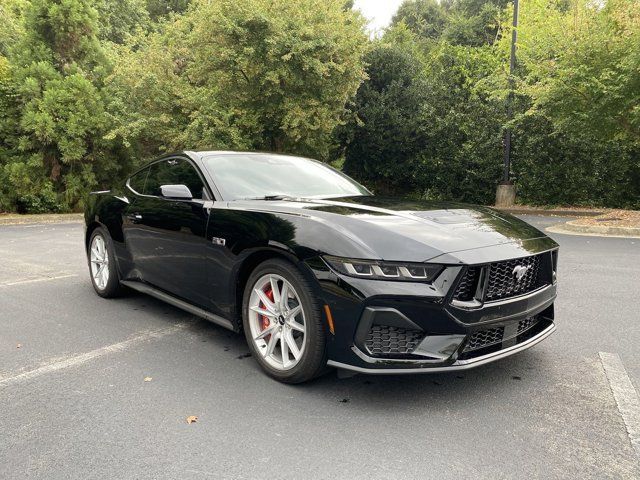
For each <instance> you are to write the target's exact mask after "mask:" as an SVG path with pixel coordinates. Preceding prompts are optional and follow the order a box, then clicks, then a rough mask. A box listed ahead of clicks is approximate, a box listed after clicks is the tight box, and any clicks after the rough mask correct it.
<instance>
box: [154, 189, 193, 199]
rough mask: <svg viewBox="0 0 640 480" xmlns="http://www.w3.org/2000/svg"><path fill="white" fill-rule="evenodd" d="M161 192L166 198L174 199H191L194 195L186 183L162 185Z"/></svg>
mask: <svg viewBox="0 0 640 480" xmlns="http://www.w3.org/2000/svg"><path fill="white" fill-rule="evenodd" d="M160 193H161V194H162V196H163V197H164V198H171V199H174V200H191V199H193V195H192V194H191V190H189V187H187V186H186V185H161V186H160Z"/></svg>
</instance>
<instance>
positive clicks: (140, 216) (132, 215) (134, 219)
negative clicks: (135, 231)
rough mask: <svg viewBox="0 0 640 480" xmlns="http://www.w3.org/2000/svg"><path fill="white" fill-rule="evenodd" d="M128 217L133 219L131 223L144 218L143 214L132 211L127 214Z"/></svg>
mask: <svg viewBox="0 0 640 480" xmlns="http://www.w3.org/2000/svg"><path fill="white" fill-rule="evenodd" d="M127 218H128V219H129V220H131V223H138V222H139V221H140V220H142V215H140V214H139V213H130V214H129V215H127Z"/></svg>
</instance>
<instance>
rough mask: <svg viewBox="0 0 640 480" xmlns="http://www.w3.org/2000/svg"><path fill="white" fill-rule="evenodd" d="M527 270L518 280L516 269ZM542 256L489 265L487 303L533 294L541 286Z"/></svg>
mask: <svg viewBox="0 0 640 480" xmlns="http://www.w3.org/2000/svg"><path fill="white" fill-rule="evenodd" d="M519 268H526V269H527V270H526V272H525V274H524V275H523V276H522V278H520V280H518V278H517V275H516V271H517V270H516V269H519ZM539 271H540V255H534V256H532V257H525V258H518V259H515V260H507V261H505V262H495V263H492V264H491V265H489V279H488V284H487V293H486V294H485V297H484V299H485V300H486V301H491V300H500V299H502V298H508V297H513V296H515V295H521V294H524V293H528V292H531V291H532V290H535V289H536V288H538V287H539V286H540V284H539V280H538V278H539V275H538V274H539Z"/></svg>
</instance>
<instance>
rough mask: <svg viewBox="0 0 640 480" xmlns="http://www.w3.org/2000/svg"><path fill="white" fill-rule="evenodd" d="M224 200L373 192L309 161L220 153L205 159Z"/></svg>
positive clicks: (313, 161)
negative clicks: (269, 196)
mask: <svg viewBox="0 0 640 480" xmlns="http://www.w3.org/2000/svg"><path fill="white" fill-rule="evenodd" d="M204 164H205V167H206V168H207V170H208V171H209V173H210V174H211V175H212V176H213V178H214V180H215V182H216V186H217V187H218V189H219V190H220V191H221V193H222V195H223V197H224V199H225V200H234V199H241V198H255V197H264V196H268V195H287V196H291V197H307V198H331V197H348V196H359V195H371V193H370V192H369V191H368V190H367V189H366V188H364V187H363V186H362V185H360V184H359V183H358V182H356V181H355V180H353V179H351V178H349V177H348V176H346V175H345V174H343V173H341V172H339V171H337V170H335V169H333V168H331V167H329V166H328V165H325V164H324V163H321V162H317V161H315V160H310V159H308V158H301V157H292V156H288V155H275V154H263V153H259V154H255V153H254V154H251V153H233V154H232V153H229V154H226V153H221V154H217V155H211V156H209V157H206V158H205V159H204Z"/></svg>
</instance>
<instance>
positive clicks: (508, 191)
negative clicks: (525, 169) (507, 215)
mask: <svg viewBox="0 0 640 480" xmlns="http://www.w3.org/2000/svg"><path fill="white" fill-rule="evenodd" d="M515 203H516V186H515V185H514V184H513V183H501V184H500V185H498V189H497V190H496V207H513V205H514V204H515Z"/></svg>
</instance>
